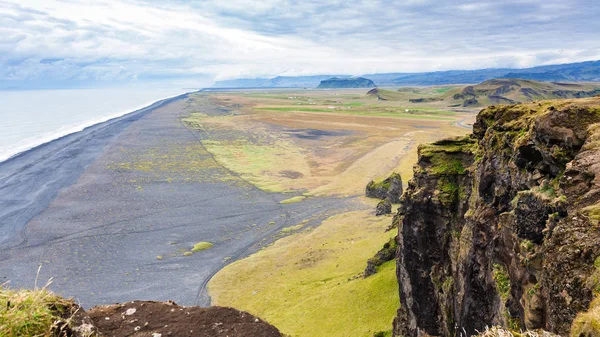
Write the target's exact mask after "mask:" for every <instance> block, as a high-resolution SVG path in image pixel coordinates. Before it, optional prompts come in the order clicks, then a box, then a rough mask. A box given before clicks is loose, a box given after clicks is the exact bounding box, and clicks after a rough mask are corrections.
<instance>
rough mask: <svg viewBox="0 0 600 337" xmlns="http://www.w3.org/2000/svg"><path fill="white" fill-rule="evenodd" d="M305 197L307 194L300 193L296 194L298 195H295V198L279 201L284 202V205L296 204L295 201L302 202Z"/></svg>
mask: <svg viewBox="0 0 600 337" xmlns="http://www.w3.org/2000/svg"><path fill="white" fill-rule="evenodd" d="M304 199H306V197H305V196H303V195H299V196H296V197H293V198H289V199H285V200H281V201H280V202H279V203H280V204H283V205H285V204H294V203H297V202H301V201H303V200H304Z"/></svg>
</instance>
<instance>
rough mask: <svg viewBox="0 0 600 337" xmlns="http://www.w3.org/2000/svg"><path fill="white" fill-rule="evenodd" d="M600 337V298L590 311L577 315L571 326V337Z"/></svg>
mask: <svg viewBox="0 0 600 337" xmlns="http://www.w3.org/2000/svg"><path fill="white" fill-rule="evenodd" d="M580 336H586V337H600V297H598V298H596V299H594V300H593V301H592V303H591V304H590V307H589V310H588V311H586V312H581V313H579V314H577V316H576V317H575V319H574V320H573V324H572V325H571V337H580Z"/></svg>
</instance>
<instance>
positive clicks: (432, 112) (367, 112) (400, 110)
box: [256, 105, 456, 121]
mask: <svg viewBox="0 0 600 337" xmlns="http://www.w3.org/2000/svg"><path fill="white" fill-rule="evenodd" d="M256 109H257V110H263V111H281V112H319V113H337V114H346V115H357V116H373V117H395V118H407V119H433V120H444V121H451V120H454V119H453V118H449V117H440V116H444V115H445V116H454V115H455V114H456V113H455V112H452V111H447V110H439V109H435V108H407V107H393V108H391V107H381V106H378V105H370V106H363V107H360V108H354V107H353V106H345V107H332V108H325V109H318V108H298V107H278V108H262V107H261V108H256Z"/></svg>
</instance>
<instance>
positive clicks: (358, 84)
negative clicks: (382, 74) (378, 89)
mask: <svg viewBox="0 0 600 337" xmlns="http://www.w3.org/2000/svg"><path fill="white" fill-rule="evenodd" d="M374 87H375V83H374V82H373V81H371V80H370V79H368V78H364V77H351V78H339V77H333V78H329V79H326V80H323V81H321V83H319V86H318V87H317V88H319V89H329V88H374Z"/></svg>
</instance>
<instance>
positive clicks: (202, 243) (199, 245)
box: [192, 241, 213, 253]
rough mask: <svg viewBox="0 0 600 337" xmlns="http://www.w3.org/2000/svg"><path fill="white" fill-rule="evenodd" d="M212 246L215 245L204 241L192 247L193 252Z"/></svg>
mask: <svg viewBox="0 0 600 337" xmlns="http://www.w3.org/2000/svg"><path fill="white" fill-rule="evenodd" d="M212 246H213V244H212V243H210V242H204V241H202V242H198V243H196V244H195V245H194V248H192V252H193V253H196V252H199V251H203V250H206V249H209V248H211V247H212Z"/></svg>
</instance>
